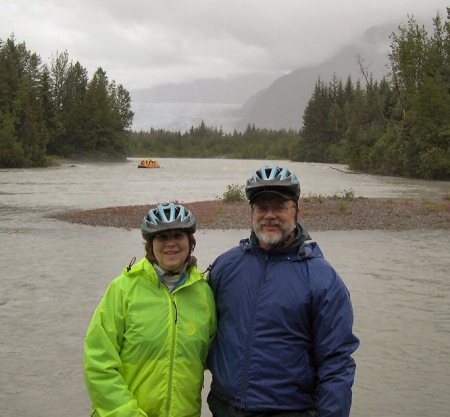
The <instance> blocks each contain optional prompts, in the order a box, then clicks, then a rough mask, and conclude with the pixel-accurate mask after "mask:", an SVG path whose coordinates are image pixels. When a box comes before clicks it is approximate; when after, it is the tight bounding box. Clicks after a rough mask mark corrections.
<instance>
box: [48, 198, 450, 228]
mask: <svg viewBox="0 0 450 417" xmlns="http://www.w3.org/2000/svg"><path fill="white" fill-rule="evenodd" d="M183 204H184V205H185V206H186V207H187V208H189V209H190V210H191V211H192V212H193V213H194V214H195V216H196V218H197V225H198V229H199V230H201V229H219V230H220V229H222V230H229V229H248V228H249V224H250V209H249V205H248V203H247V202H224V201H223V200H220V199H217V200H211V201H197V202H191V203H183ZM151 207H152V205H137V206H122V207H106V208H100V209H94V210H84V211H76V212H64V213H57V214H55V215H52V216H51V218H54V219H58V220H62V221H66V222H70V223H79V224H86V225H90V226H107V227H118V228H125V229H134V228H139V227H140V225H141V221H142V218H143V217H144V216H145V215H146V213H147V212H148V210H149V208H151ZM300 213H301V222H302V223H303V224H304V225H305V227H306V228H307V229H308V230H311V231H314V230H317V231H328V230H375V229H387V230H410V229H447V230H448V229H450V200H449V196H448V195H440V196H436V197H433V198H363V197H358V198H344V197H336V196H330V197H324V196H314V197H305V198H303V199H302V200H301V206H300Z"/></svg>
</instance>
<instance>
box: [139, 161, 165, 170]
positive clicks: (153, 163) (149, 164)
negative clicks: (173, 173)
mask: <svg viewBox="0 0 450 417" xmlns="http://www.w3.org/2000/svg"><path fill="white" fill-rule="evenodd" d="M160 167H161V166H160V165H159V162H158V161H155V160H153V159H143V160H142V161H141V162H140V163H139V165H138V168H160Z"/></svg>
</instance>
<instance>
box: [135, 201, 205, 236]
mask: <svg viewBox="0 0 450 417" xmlns="http://www.w3.org/2000/svg"><path fill="white" fill-rule="evenodd" d="M174 229H176V230H183V231H185V232H188V233H191V234H193V233H195V230H196V220H195V216H194V215H193V214H192V212H191V211H189V210H188V209H186V208H185V207H184V206H183V205H181V204H175V203H164V204H158V205H157V206H156V207H155V208H152V209H150V210H149V212H148V214H147V215H146V216H145V217H144V220H143V221H142V225H141V232H142V237H143V238H144V239H145V240H151V239H152V238H153V237H154V236H155V235H156V234H158V233H161V232H163V231H166V230H174Z"/></svg>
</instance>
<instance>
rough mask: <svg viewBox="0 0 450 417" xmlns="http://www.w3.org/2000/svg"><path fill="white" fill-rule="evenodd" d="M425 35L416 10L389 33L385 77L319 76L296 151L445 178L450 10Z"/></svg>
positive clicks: (449, 135)
mask: <svg viewBox="0 0 450 417" xmlns="http://www.w3.org/2000/svg"><path fill="white" fill-rule="evenodd" d="M433 25H434V33H433V34H432V35H430V34H429V33H427V31H426V30H425V28H424V27H423V26H419V25H418V24H417V23H416V21H415V20H414V18H410V19H409V20H408V22H407V24H406V25H404V26H400V27H399V31H398V33H395V34H393V35H392V36H391V51H390V53H389V60H390V64H391V74H390V77H389V79H382V80H381V81H380V82H378V81H374V80H373V79H372V77H371V75H370V74H368V72H367V70H366V69H365V68H363V67H362V65H361V64H360V65H361V70H362V74H363V76H364V80H365V88H363V87H362V86H361V84H360V83H359V82H358V83H356V85H353V83H352V81H351V79H350V78H348V79H347V82H346V84H345V87H342V86H343V84H342V82H341V81H340V80H337V79H336V77H333V79H332V80H331V82H329V83H328V84H326V83H325V82H323V81H322V80H320V79H319V80H318V82H317V84H316V86H315V88H314V91H313V94H312V96H311V98H310V100H309V103H308V105H307V107H306V109H305V113H304V115H303V122H304V123H303V129H302V130H301V132H300V136H301V137H300V140H299V142H298V145H297V147H296V148H295V154H294V159H295V160H300V161H315V162H341V163H346V164H348V165H349V167H350V168H352V169H355V170H360V171H366V172H371V173H376V174H384V175H400V176H408V177H418V178H426V179H449V178H450V150H449V143H450V12H449V15H448V16H447V21H446V22H443V20H442V18H441V16H440V15H439V14H438V15H437V16H436V17H435V18H434V20H433Z"/></svg>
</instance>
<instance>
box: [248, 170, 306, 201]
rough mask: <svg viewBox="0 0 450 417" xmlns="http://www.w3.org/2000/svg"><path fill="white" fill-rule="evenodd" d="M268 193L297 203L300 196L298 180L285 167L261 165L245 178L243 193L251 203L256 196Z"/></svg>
mask: <svg viewBox="0 0 450 417" xmlns="http://www.w3.org/2000/svg"><path fill="white" fill-rule="evenodd" d="M268 193H271V194H275V195H278V196H281V197H283V198H285V199H286V200H292V201H294V202H296V203H297V202H298V199H299V198H300V181H299V180H298V178H297V176H296V175H295V174H292V173H291V172H290V171H289V170H288V169H287V168H282V167H279V166H278V165H273V166H263V167H262V168H260V169H258V170H257V171H255V172H254V173H253V175H252V177H251V178H249V179H248V180H247V185H246V187H245V195H246V196H247V198H248V199H249V201H250V203H252V202H253V201H254V200H255V198H256V197H258V196H260V195H262V194H268Z"/></svg>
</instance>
